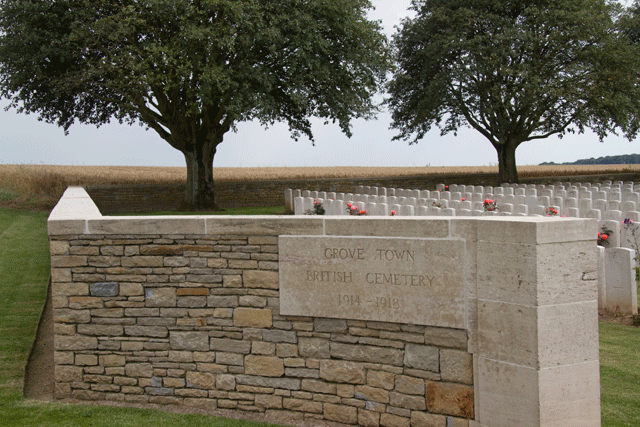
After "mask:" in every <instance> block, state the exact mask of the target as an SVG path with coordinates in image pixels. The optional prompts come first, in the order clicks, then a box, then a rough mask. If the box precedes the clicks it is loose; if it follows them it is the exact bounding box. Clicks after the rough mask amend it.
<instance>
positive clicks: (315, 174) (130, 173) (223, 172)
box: [0, 164, 640, 204]
mask: <svg viewBox="0 0 640 427" xmlns="http://www.w3.org/2000/svg"><path fill="white" fill-rule="evenodd" d="M497 171H498V167H497V166H467V167H459V166H454V167H434V166H429V167H279V168H266V167H263V168H214V169H213V172H214V180H217V181H236V182H238V181H266V180H282V179H321V178H376V177H402V176H421V175H424V176H433V175H447V174H469V175H472V174H481V173H497ZM518 173H519V176H520V177H521V178H525V177H542V176H570V175H591V174H607V173H640V165H608V166H591V165H580V166H574V165H569V166H564V165H554V166H519V167H518ZM186 177H187V170H186V168H185V167H144V166H53V165H6V164H0V201H2V199H3V198H4V199H8V198H9V196H7V194H14V195H15V194H17V195H20V197H21V198H27V199H39V200H42V201H44V200H48V202H47V203H45V204H50V203H51V202H55V201H57V200H58V199H59V198H60V196H61V195H62V193H63V192H64V190H65V189H66V188H67V186H69V185H148V184H151V185H161V184H182V183H184V182H185V181H186ZM3 194H4V197H3ZM54 204H55V203H54Z"/></svg>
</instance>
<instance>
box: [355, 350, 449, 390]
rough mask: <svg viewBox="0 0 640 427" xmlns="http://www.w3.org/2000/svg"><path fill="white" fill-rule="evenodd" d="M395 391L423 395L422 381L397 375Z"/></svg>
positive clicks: (423, 386)
mask: <svg viewBox="0 0 640 427" xmlns="http://www.w3.org/2000/svg"><path fill="white" fill-rule="evenodd" d="M440 351H441V352H444V351H445V350H444V349H443V350H440ZM451 351H455V350H451ZM460 353H462V352H460ZM441 363H442V362H441ZM367 378H368V376H367ZM443 380H444V378H443ZM392 385H393V383H392ZM395 390H396V391H397V392H399V393H403V394H415V395H424V393H425V385H424V380H422V379H420V378H414V377H408V376H405V375H398V376H396V378H395Z"/></svg>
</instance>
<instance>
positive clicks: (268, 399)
mask: <svg viewBox="0 0 640 427" xmlns="http://www.w3.org/2000/svg"><path fill="white" fill-rule="evenodd" d="M254 402H255V404H256V406H257V407H259V408H266V409H282V396H274V395H270V394H257V395H256V397H255V400H254Z"/></svg>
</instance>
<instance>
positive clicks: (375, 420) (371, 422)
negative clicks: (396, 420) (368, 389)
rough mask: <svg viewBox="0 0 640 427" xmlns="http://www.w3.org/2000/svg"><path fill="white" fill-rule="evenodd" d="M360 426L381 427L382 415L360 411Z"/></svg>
mask: <svg viewBox="0 0 640 427" xmlns="http://www.w3.org/2000/svg"><path fill="white" fill-rule="evenodd" d="M358 425H360V426H363V427H378V426H379V425H380V413H379V412H375V411H368V410H366V409H358Z"/></svg>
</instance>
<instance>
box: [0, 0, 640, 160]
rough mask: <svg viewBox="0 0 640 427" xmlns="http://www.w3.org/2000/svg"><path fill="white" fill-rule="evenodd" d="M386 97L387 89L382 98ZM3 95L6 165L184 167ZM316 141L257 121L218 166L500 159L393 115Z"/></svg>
mask: <svg viewBox="0 0 640 427" xmlns="http://www.w3.org/2000/svg"><path fill="white" fill-rule="evenodd" d="M372 3H373V4H374V6H375V10H373V11H371V12H370V15H369V16H370V18H371V19H376V20H378V19H379V20H381V21H382V25H383V27H384V31H385V32H386V34H387V35H388V36H391V34H393V33H394V32H395V27H396V26H397V25H399V24H400V21H401V19H402V18H404V17H406V16H410V14H411V11H409V10H408V9H409V6H410V3H411V1H410V0H373V1H372ZM377 99H378V100H382V99H383V95H380V96H378V97H377ZM6 105H8V102H7V101H6V100H0V164H2V163H4V164H51V165H77V166H184V165H185V162H184V157H183V155H182V153H180V152H179V151H177V150H175V149H174V148H172V147H171V146H169V144H167V143H166V142H165V141H164V140H162V139H161V138H160V137H159V136H158V135H157V134H156V133H155V132H154V131H152V130H145V128H144V127H141V126H138V125H133V126H129V125H121V124H118V123H117V122H114V123H110V124H108V125H103V126H101V127H100V128H96V127H95V126H90V125H83V124H78V123H76V124H74V125H73V126H71V128H70V129H69V134H68V135H66V136H65V134H64V131H63V130H62V129H61V128H59V127H57V126H56V125H54V124H48V123H45V122H41V121H38V118H37V116H36V115H34V114H31V115H25V114H18V113H16V111H15V110H13V109H11V110H9V111H5V109H4V107H6ZM312 123H313V129H312V130H313V133H314V137H315V146H313V145H312V144H311V142H310V141H309V140H308V139H306V138H300V139H299V140H298V141H294V140H293V139H292V138H291V137H290V134H289V131H288V127H287V125H286V124H284V123H280V124H276V125H274V126H272V127H270V128H268V129H265V128H264V127H262V126H260V124H259V123H257V122H244V123H240V124H238V127H237V132H236V133H233V132H230V133H227V134H226V135H225V139H224V141H223V142H222V143H221V144H220V145H219V146H218V149H217V152H216V155H215V158H214V162H213V165H214V167H286V166H395V167H402V166H490V165H496V164H497V161H498V160H497V154H496V152H495V149H494V148H493V146H492V145H491V144H490V143H489V142H488V141H487V140H486V139H485V138H484V137H483V136H482V135H480V134H479V133H478V132H477V131H475V130H473V129H468V128H465V129H462V130H460V131H459V132H458V134H457V136H454V135H453V134H448V135H446V136H441V135H440V130H439V129H437V128H436V127H435V126H434V128H433V129H432V130H431V132H429V133H428V134H427V135H425V137H424V138H423V139H421V140H420V141H419V142H418V143H417V144H413V145H409V143H408V142H407V141H403V140H399V141H393V140H392V138H393V137H394V136H395V135H397V131H396V130H392V129H389V126H390V123H391V117H390V114H389V113H388V112H386V111H383V112H381V113H380V114H378V117H377V119H375V120H369V121H365V120H355V121H353V122H352V125H353V127H352V132H353V136H352V137H351V138H347V137H346V136H345V135H344V134H342V132H341V131H340V129H339V127H338V125H337V124H336V125H324V124H323V121H322V120H313V121H312ZM638 142H639V141H637V140H634V141H631V142H630V141H628V140H626V139H625V138H623V137H617V136H609V137H607V138H605V140H604V142H600V141H599V139H598V137H597V136H596V135H595V134H593V133H590V132H586V133H584V134H581V135H568V136H565V137H564V138H563V139H558V138H557V137H555V136H552V137H550V138H547V139H546V140H539V141H529V142H525V143H523V144H522V145H521V146H520V147H519V148H518V150H517V151H516V162H517V164H518V165H536V164H540V163H542V162H549V161H553V162H556V163H562V162H572V161H575V160H578V159H584V158H590V157H595V158H597V157H602V156H612V155H620V154H633V153H638V152H640V150H639V149H638Z"/></svg>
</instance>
